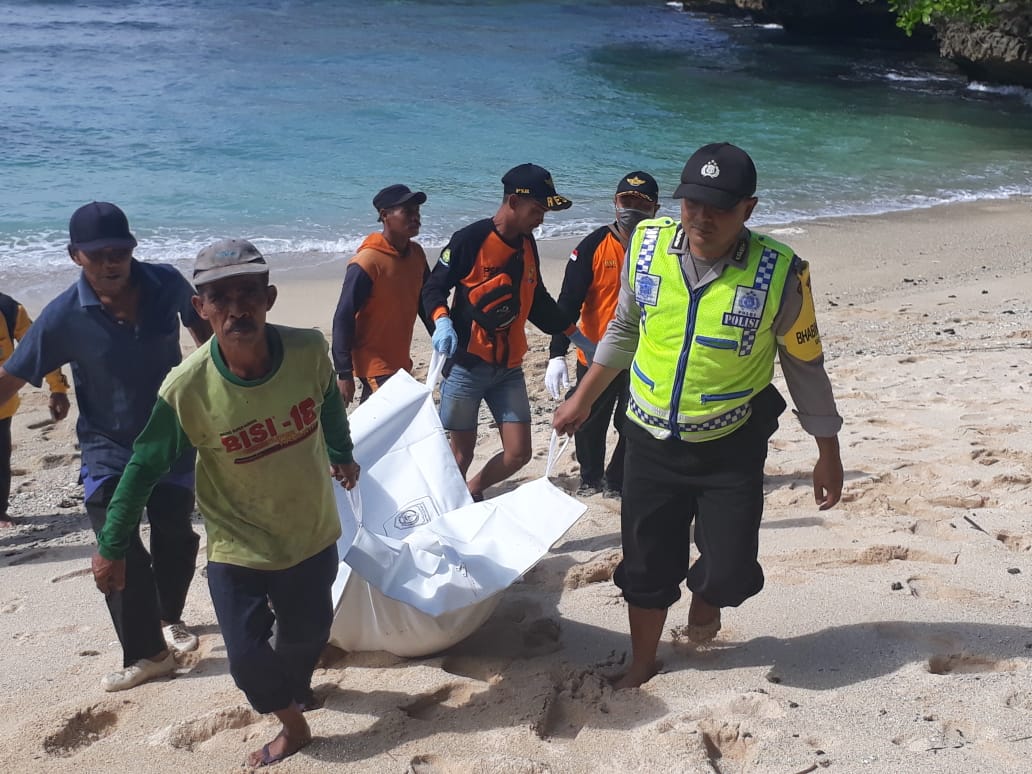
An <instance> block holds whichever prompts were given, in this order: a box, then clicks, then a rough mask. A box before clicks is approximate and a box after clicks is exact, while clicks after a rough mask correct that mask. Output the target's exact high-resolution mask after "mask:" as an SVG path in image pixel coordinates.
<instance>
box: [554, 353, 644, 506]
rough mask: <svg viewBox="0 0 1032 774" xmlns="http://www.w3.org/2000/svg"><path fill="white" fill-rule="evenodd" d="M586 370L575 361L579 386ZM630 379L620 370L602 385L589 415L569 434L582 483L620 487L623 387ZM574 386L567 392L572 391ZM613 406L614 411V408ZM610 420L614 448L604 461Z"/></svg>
mask: <svg viewBox="0 0 1032 774" xmlns="http://www.w3.org/2000/svg"><path fill="white" fill-rule="evenodd" d="M587 372H588V369H587V367H586V366H583V365H581V363H580V361H579V360H578V361H577V384H578V385H580V383H581V381H582V380H583V379H584V374H586V373H587ZM629 384H630V380H629V377H628V373H627V371H621V372H620V373H619V374H618V375H617V377H616V378H615V379H613V381H612V382H611V383H610V385H609V386H608V387H606V389H605V392H603V393H602V394H601V395H599V396H598V400H596V401H595V402H594V403H593V404H592V406H591V414H590V415H589V416H588V419H587V421H586V422H585V423H584V424H583V425H581V427H580V430H578V431H577V432H576V433H575V434H574V436H573V442H574V446H575V447H576V449H577V462H579V463H580V477H581V481H582V482H584V483H585V484H593V485H596V486H599V485H601V484H602V483H603V477H604V483H605V485H606V486H607V487H608V488H609V489H615V490H616V491H617V492H619V491H621V490H622V489H623V480H624V449H625V448H626V443H625V442H624V436H623V430H624V424H625V423H626V422H627V390H628V389H629V387H628V385H629ZM576 390H577V388H576V387H574V388H573V389H572V390H570V393H569V395H572V394H573V393H574V392H576ZM569 395H567V397H569ZM614 409H615V410H614ZM610 420H612V422H613V427H615V428H616V434H617V441H616V448H614V449H613V456H612V458H611V459H610V460H609V466H608V467H605V471H604V472H603V467H604V466H605V464H606V434H607V433H608V432H609V422H610Z"/></svg>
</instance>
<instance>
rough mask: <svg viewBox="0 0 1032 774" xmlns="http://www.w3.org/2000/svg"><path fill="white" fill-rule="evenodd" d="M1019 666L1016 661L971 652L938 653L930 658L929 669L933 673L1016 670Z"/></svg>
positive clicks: (949, 673)
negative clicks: (986, 656)
mask: <svg viewBox="0 0 1032 774" xmlns="http://www.w3.org/2000/svg"><path fill="white" fill-rule="evenodd" d="M1017 668H1018V665H1017V663H1015V662H1014V661H1009V660H1006V659H993V658H985V657H984V656H976V655H974V654H971V653H945V654H937V655H935V656H932V657H931V658H929V659H928V671H929V672H931V673H932V674H933V675H953V674H980V673H983V672H1014V671H1016V670H1017Z"/></svg>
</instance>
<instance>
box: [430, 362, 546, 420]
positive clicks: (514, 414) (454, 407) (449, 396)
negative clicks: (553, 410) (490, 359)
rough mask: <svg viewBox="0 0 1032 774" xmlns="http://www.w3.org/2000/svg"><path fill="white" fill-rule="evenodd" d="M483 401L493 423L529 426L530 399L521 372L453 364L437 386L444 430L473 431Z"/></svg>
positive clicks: (510, 369)
mask: <svg viewBox="0 0 1032 774" xmlns="http://www.w3.org/2000/svg"><path fill="white" fill-rule="evenodd" d="M481 401H487V407H488V408H489V409H491V414H492V415H493V416H494V419H495V422H498V423H499V424H500V423H502V422H525V423H529V422H530V398H528V397H527V382H526V380H525V379H524V378H523V368H521V367H516V368H501V367H498V366H493V365H490V364H488V363H477V364H476V365H475V366H473V367H472V368H467V367H465V366H462V365H459V364H458V363H456V364H455V365H453V366H452V369H451V371H450V372H449V374H448V377H447V378H446V379H445V380H444V382H443V383H442V384H441V424H442V425H444V429H445V430H476V429H477V415H478V414H479V413H480V402H481Z"/></svg>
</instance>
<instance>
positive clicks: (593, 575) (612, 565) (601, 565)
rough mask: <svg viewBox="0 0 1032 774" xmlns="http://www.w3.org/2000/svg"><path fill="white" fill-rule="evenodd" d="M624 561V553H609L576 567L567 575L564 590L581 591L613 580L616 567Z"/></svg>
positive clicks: (617, 551)
mask: <svg viewBox="0 0 1032 774" xmlns="http://www.w3.org/2000/svg"><path fill="white" fill-rule="evenodd" d="M622 559H623V551H619V550H616V551H607V552H606V553H604V554H601V555H599V556H596V557H594V558H592V559H589V560H588V561H586V562H584V563H582V564H578V565H574V566H573V567H571V568H570V569H569V571H568V572H567V573H566V578H565V579H564V580H563V588H567V589H579V588H582V587H584V586H589V585H591V584H592V583H602V582H603V581H608V580H612V578H613V573H614V572H616V566H617V565H618V564H620V561H621V560H622Z"/></svg>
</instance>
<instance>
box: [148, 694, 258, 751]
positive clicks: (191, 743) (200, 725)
mask: <svg viewBox="0 0 1032 774" xmlns="http://www.w3.org/2000/svg"><path fill="white" fill-rule="evenodd" d="M261 720H262V716H261V715H259V714H258V713H257V712H255V711H254V710H253V709H251V708H250V707H248V706H245V705H242V704H241V705H237V706H236V707H223V708H222V709H217V710H213V711H211V712H208V713H206V714H204V715H201V716H200V717H197V718H193V719H191V720H184V721H182V722H180V723H175V724H173V725H171V726H169V727H167V728H163V729H161V730H160V731H158V732H156V733H154V734H151V736H150V737H149V738H148V739H147V741H148V743H149V744H152V745H156V746H162V745H168V746H170V747H174V748H176V749H177V750H189V751H192V750H193V749H194V747H196V746H197V745H199V744H201V743H202V742H206V741H208V740H209V739H211V738H213V737H214V736H215V735H216V734H219V733H221V732H222V731H229V730H232V729H237V728H246V727H247V726H250V725H252V724H254V723H259V722H261Z"/></svg>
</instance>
